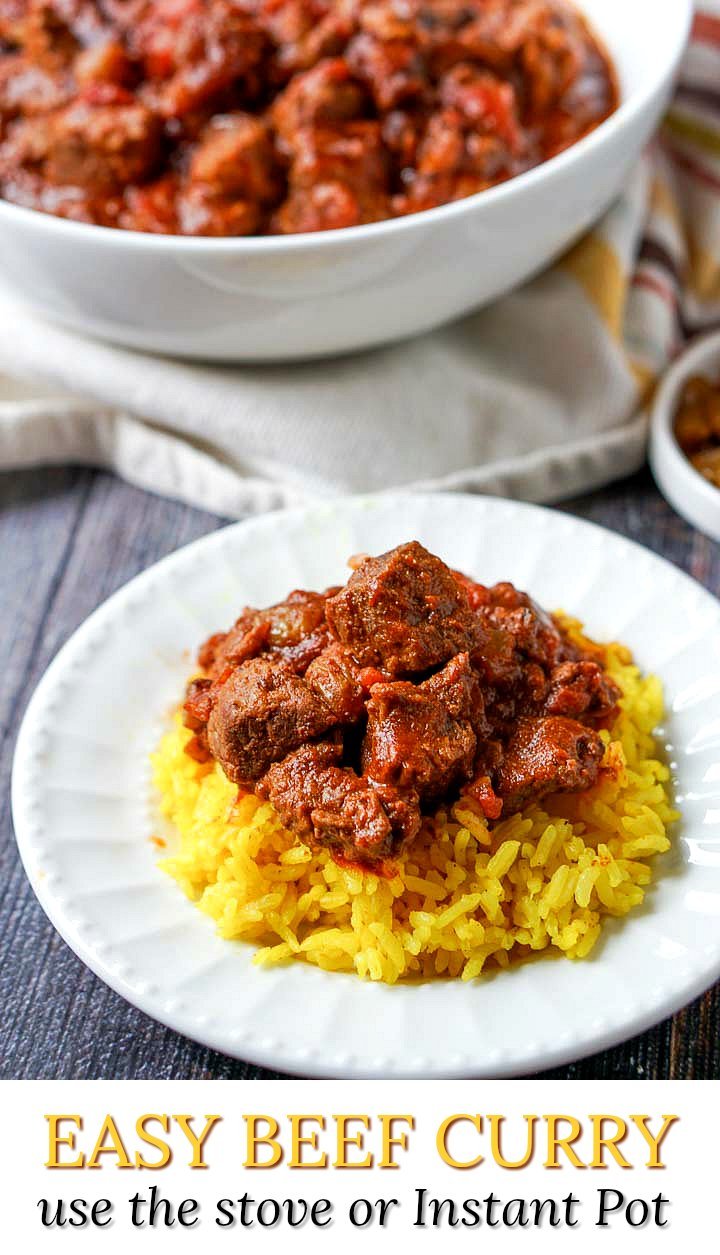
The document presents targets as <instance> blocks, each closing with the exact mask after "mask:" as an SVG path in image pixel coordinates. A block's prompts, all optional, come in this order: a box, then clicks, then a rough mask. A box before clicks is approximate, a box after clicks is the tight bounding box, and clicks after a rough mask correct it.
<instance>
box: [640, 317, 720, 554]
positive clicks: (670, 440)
mask: <svg viewBox="0 0 720 1255" xmlns="http://www.w3.org/2000/svg"><path fill="white" fill-rule="evenodd" d="M693 375H707V376H709V377H710V378H714V379H717V380H718V381H720V332H716V333H715V334H713V335H709V336H703V337H702V339H700V340H698V341H697V343H695V344H693V345H692V347H691V348H690V349H688V350H687V352H685V353H683V354H682V355H681V356H680V357H679V358H678V360H677V361H676V362H675V365H674V366H673V368H672V370H671V371H669V373H668V374H667V375H666V377H665V380H664V382H663V385H662V387H661V388H660V390H659V392H658V394H657V397H656V399H655V405H654V408H653V416H652V422H651V427H650V466H651V468H652V473H653V475H654V476H655V481H656V483H657V486H658V488H659V489H660V491H661V492H662V494H663V496H664V497H667V499H668V501H669V502H670V505H671V506H673V508H674V509H675V510H677V512H678V514H681V515H682V517H683V518H684V519H687V521H688V523H692V524H693V526H694V527H697V528H699V529H700V531H701V532H704V533H705V535H706V536H711V537H712V539H713V540H718V541H720V488H716V487H715V486H714V485H713V484H711V483H709V482H708V481H707V480H706V479H705V478H704V477H703V476H702V475H701V474H700V473H699V471H696V470H695V467H694V466H693V465H692V463H691V462H690V461H689V460H688V458H686V456H685V454H684V453H683V451H682V449H681V448H680V445H679V444H678V442H677V440H676V439H675V432H674V420H675V415H676V412H677V406H678V401H679V400H680V394H681V393H682V390H683V388H684V386H685V384H686V383H687V381H688V379H691V378H692V376H693Z"/></svg>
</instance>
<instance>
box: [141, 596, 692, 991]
mask: <svg viewBox="0 0 720 1255" xmlns="http://www.w3.org/2000/svg"><path fill="white" fill-rule="evenodd" d="M563 622H564V624H565V626H566V628H567V629H568V630H569V631H570V633H571V635H572V636H573V637H574V638H575V639H576V640H578V641H581V642H584V643H585V644H586V645H587V644H588V643H589V642H587V640H586V639H585V638H584V637H583V636H582V634H581V628H580V625H579V624H578V623H576V622H575V621H573V620H570V619H564V620H563ZM603 654H604V662H605V665H606V667H607V669H608V671H609V672H610V674H611V675H613V676H614V677H615V679H616V680H617V681H618V683H619V685H620V687H621V689H622V692H623V698H622V701H621V704H620V705H621V709H620V713H619V715H618V717H617V719H616V720H615V722H614V724H613V726H612V728H611V729H610V731H609V732H603V733H602V736H603V739H604V741H605V743H606V751H605V758H604V760H603V770H602V772H601V778H600V780H599V781H598V783H597V785H596V786H595V787H594V788H593V789H591V790H588V791H587V792H586V793H584V794H577V795H564V796H561V795H555V796H553V797H551V798H545V799H544V800H543V801H542V803H536V804H533V805H530V806H527V807H526V808H525V809H524V810H523V811H522V812H521V813H519V814H516V815H512V816H511V817H509V818H508V819H505V820H503V821H502V822H500V823H497V824H495V825H494V826H492V827H490V828H488V825H487V823H486V821H485V819H484V818H483V816H482V815H481V813H480V811H479V809H478V808H477V807H476V806H474V805H473V804H472V803H471V802H470V801H468V800H461V801H459V802H456V803H455V804H454V805H452V806H451V807H449V808H443V809H440V810H438V812H437V813H436V814H435V815H434V816H433V817H432V818H428V819H426V821H425V822H424V826H423V829H422V832H421V834H420V836H419V837H418V839H417V840H416V841H415V843H414V844H413V846H412V847H411V849H409V850H408V851H407V853H406V854H405V855H404V856H403V857H402V858H401V859H399V860H398V861H397V864H396V871H395V874H394V875H393V877H392V879H387V878H383V877H380V876H377V875H375V874H373V873H371V872H361V871H358V870H354V869H348V868H342V867H338V866H337V864H335V863H334V862H333V861H332V859H331V858H330V856H329V855H328V854H326V853H323V852H319V851H313V850H310V849H309V848H308V847H307V846H305V845H303V844H301V843H300V842H299V841H298V840H297V839H296V838H295V837H294V836H293V835H292V834H291V833H290V832H288V831H287V829H286V828H284V827H283V825H282V824H281V822H280V819H279V818H278V816H277V814H276V812H275V811H274V809H273V808H272V806H270V805H269V804H268V803H266V802H263V801H261V800H260V799H259V798H257V797H255V796H253V795H246V796H244V797H242V798H241V799H240V800H237V788H236V787H235V786H233V785H232V784H231V783H230V782H229V781H228V779H227V778H226V776H225V775H224V773H223V771H222V769H221V768H220V767H219V766H217V764H214V763H209V764H199V763H196V762H194V761H193V759H191V758H190V757H189V756H188V755H186V754H185V753H184V752H183V747H184V745H185V742H186V741H187V739H188V738H189V736H190V733H189V732H187V731H186V730H185V729H184V728H183V727H182V724H181V722H180V718H179V716H178V717H177V719H176V720H175V723H174V726H173V728H172V730H171V731H170V732H168V734H167V735H166V736H165V737H164V738H163V740H162V742H161V744H160V746H159V748H158V751H157V753H156V754H155V755H154V756H153V764H154V779H155V785H156V788H157V790H158V792H159V795H160V807H161V811H162V814H163V815H164V816H165V817H166V818H167V820H169V821H170V824H171V825H172V828H173V829H174V830H175V832H176V833H178V834H179V848H178V850H177V852H176V853H173V855H172V857H169V858H166V859H165V860H164V861H163V863H162V866H163V867H164V869H165V871H167V872H168V873H169V874H170V875H171V876H172V877H173V878H174V879H175V880H176V881H177V883H178V885H179V886H180V887H181V889H182V890H183V891H184V892H185V893H186V894H187V896H188V897H189V898H191V899H192V900H193V901H194V902H196V903H197V905H198V906H199V908H200V910H201V911H204V912H205V913H206V914H207V915H209V916H211V917H212V919H213V920H214V921H215V923H216V926H217V929H218V931H219V933H220V934H221V935H222V936H223V937H226V938H228V939H233V940H234V939H242V940H244V941H247V942H251V943H253V944H254V945H255V946H256V947H258V949H257V953H256V955H255V959H256V962H258V963H268V964H269V963H280V962H285V961H287V960H290V959H303V960H305V961H306V962H309V963H315V964H317V966H319V967H321V968H325V969H327V970H329V971H348V972H353V971H354V972H356V973H357V974H358V975H359V976H361V977H364V978H367V979H369V980H376V981H386V982H388V983H390V984H394V983H395V982H396V981H398V980H403V979H405V980H407V979H413V978H415V979H417V978H428V977H434V976H444V977H461V979H462V980H472V979H473V978H474V977H477V976H479V975H480V973H481V972H483V971H484V970H485V969H486V968H491V967H495V968H497V967H507V966H508V965H509V963H511V962H516V961H518V960H520V959H524V958H527V957H529V956H530V955H532V954H534V953H538V952H540V951H549V952H555V953H557V952H560V953H562V954H564V955H566V956H567V957H568V958H573V959H583V958H585V957H586V956H587V955H588V954H589V953H590V951H591V950H592V948H593V946H594V945H595V944H596V942H597V940H598V938H599V936H600V933H601V929H602V922H603V919H604V918H605V917H607V916H622V915H627V914H628V912H630V911H631V910H633V908H634V907H638V906H640V904H641V903H642V901H643V899H644V896H645V890H646V887H647V886H648V885H649V883H650V881H651V878H652V873H651V868H650V864H649V860H650V859H651V858H652V857H653V856H654V855H656V854H661V853H664V852H665V851H666V850H668V849H669V848H670V840H669V838H668V835H667V831H668V826H669V825H670V824H672V822H673V821H674V820H675V819H676V818H677V817H678V816H677V814H676V812H675V811H673V809H672V807H671V801H670V796H669V787H668V782H669V771H668V768H667V766H666V764H665V763H664V762H662V761H661V760H660V758H659V757H658V752H657V748H656V744H655V740H654V736H653V732H654V729H655V728H657V726H658V724H659V723H660V721H661V719H662V715H663V696H662V688H661V685H660V682H659V680H658V679H657V678H656V677H654V676H642V675H641V674H640V672H639V670H638V668H637V667H636V666H634V665H633V661H632V657H631V655H630V653H629V651H628V650H627V649H626V648H625V647H624V646H622V645H617V644H615V645H609V646H607V647H606V648H605V649H604V651H603Z"/></svg>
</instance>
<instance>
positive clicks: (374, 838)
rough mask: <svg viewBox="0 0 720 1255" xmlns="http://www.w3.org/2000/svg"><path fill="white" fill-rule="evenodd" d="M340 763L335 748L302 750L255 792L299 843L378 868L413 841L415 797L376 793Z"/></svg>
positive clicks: (417, 824)
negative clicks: (307, 842) (265, 800)
mask: <svg viewBox="0 0 720 1255" xmlns="http://www.w3.org/2000/svg"><path fill="white" fill-rule="evenodd" d="M339 757H340V755H339V750H338V749H337V748H336V747H335V746H334V745H331V744H327V743H326V744H320V745H306V746H304V747H303V748H302V749H299V750H297V751H296V752H295V753H294V754H290V755H289V756H288V757H287V758H286V759H285V760H284V761H283V762H281V763H277V764H276V765H275V766H273V767H271V768H270V770H269V771H268V773H267V775H266V776H265V777H264V779H263V780H262V781H261V783H260V785H259V786H258V791H259V792H260V793H261V794H262V796H264V797H266V798H267V799H268V800H269V801H270V802H272V804H273V806H274V807H275V809H276V810H277V812H278V814H279V815H280V818H281V819H282V821H283V823H284V824H285V825H286V826H287V827H288V828H290V829H291V830H292V831H293V832H295V833H297V835H298V836H299V837H300V838H301V839H302V840H305V841H309V842H310V843H311V844H313V845H317V846H321V847H326V848H328V849H330V850H331V851H332V853H333V856H334V857H336V858H340V859H344V860H346V861H348V862H356V863H361V864H363V865H373V864H377V863H381V862H382V861H383V860H384V859H387V858H389V857H391V856H392V855H393V854H397V853H398V852H399V850H400V849H401V848H402V846H404V845H405V844H407V843H408V842H409V841H412V839H413V838H414V837H415V836H416V835H417V832H418V830H419V827H420V808H419V804H418V800H417V796H416V795H413V794H412V793H410V794H405V795H404V796H402V797H401V796H400V795H399V794H397V793H395V791H394V790H392V789H375V788H373V786H372V785H371V784H370V783H369V782H368V781H367V780H364V779H362V778H361V777H360V776H358V775H356V774H355V772H354V771H352V770H351V769H350V768H349V767H341V766H340V765H339Z"/></svg>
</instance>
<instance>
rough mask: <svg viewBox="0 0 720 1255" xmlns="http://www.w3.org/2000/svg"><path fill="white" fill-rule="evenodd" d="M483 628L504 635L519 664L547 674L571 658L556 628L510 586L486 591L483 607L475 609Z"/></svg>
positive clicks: (499, 586) (505, 585) (553, 623)
mask: <svg viewBox="0 0 720 1255" xmlns="http://www.w3.org/2000/svg"><path fill="white" fill-rule="evenodd" d="M478 614H479V616H480V618H481V620H482V622H483V623H484V624H486V625H487V626H490V627H494V628H496V629H499V630H501V631H503V632H506V633H508V634H509V635H510V636H511V637H512V638H513V641H514V645H515V649H516V650H517V652H518V653H519V654H520V655H521V656H522V658H523V660H527V659H529V660H530V661H531V662H535V663H538V665H539V666H541V667H543V668H544V669H545V670H550V669H551V668H552V667H554V666H556V665H557V664H558V663H559V662H562V661H564V660H565V659H567V658H568V657H572V656H573V651H572V649H571V648H570V647H569V645H568V644H567V642H566V640H565V638H564V637H563V635H562V632H561V631H560V628H559V627H558V626H557V624H556V623H555V621H554V619H552V618H551V616H550V615H549V614H547V613H546V612H545V611H544V610H543V609H542V608H541V607H540V606H538V605H537V603H536V602H534V601H533V599H532V597H529V596H528V594H527V593H523V592H520V590H519V589H517V588H515V587H514V585H512V584H507V583H505V584H496V585H495V586H494V587H493V588H489V589H487V590H486V599H485V604H484V605H480V606H478Z"/></svg>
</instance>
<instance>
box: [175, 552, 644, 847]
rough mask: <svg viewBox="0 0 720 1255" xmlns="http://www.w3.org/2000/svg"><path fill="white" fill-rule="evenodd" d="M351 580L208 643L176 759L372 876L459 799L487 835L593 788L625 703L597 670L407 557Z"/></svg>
mask: <svg viewBox="0 0 720 1255" xmlns="http://www.w3.org/2000/svg"><path fill="white" fill-rule="evenodd" d="M353 566H354V570H353V573H352V575H351V577H350V579H349V580H348V582H347V584H345V585H344V586H343V587H338V588H330V589H328V590H327V591H326V592H324V593H314V592H301V591H296V592H293V593H291V594H290V595H289V597H288V598H287V600H286V601H284V602H281V603H280V604H279V605H276V606H272V607H270V608H269V609H267V610H255V609H246V610H244V611H243V613H242V614H241V615H240V617H239V619H238V620H237V622H236V623H235V625H234V626H233V627H232V628H231V629H230V631H229V632H226V633H219V634H216V635H214V636H212V637H211V638H210V639H209V640H208V641H207V642H206V643H205V645H204V646H203V647H202V649H201V651H200V655H199V665H200V669H201V675H200V676H198V677H197V678H195V679H194V680H193V681H192V682H191V683H190V685H189V688H188V692H187V695H186V701H185V706H184V717H185V722H186V724H187V726H188V727H189V728H191V729H192V731H193V734H194V735H193V737H192V739H191V740H190V741H189V743H188V745H187V746H186V752H187V753H189V754H190V755H191V756H193V757H195V758H198V759H199V760H200V761H209V760H211V759H215V760H216V761H217V762H218V763H219V764H220V765H221V766H222V768H223V770H224V771H225V773H226V775H227V776H228V777H229V779H230V780H232V781H233V782H235V783H236V784H237V785H238V786H239V788H240V789H241V790H246V791H249V792H254V793H256V794H259V795H260V796H261V797H263V798H266V799H268V800H269V801H270V802H271V803H272V804H273V806H274V807H275V809H276V810H277V811H278V813H279V815H280V817H281V819H282V821H283V822H284V824H285V825H286V826H287V827H288V828H289V829H290V830H291V831H293V832H295V833H296V834H297V836H298V837H299V838H300V839H301V840H303V841H305V842H307V843H308V844H310V845H313V846H317V847H323V848H326V849H328V850H329V851H330V853H331V854H332V856H333V857H334V858H335V859H336V860H337V861H339V862H349V863H354V864H359V865H361V866H366V867H373V868H375V869H377V870H381V869H382V868H383V865H384V864H386V863H388V862H389V861H390V860H391V859H392V858H393V857H394V856H395V855H397V854H399V853H400V852H401V851H402V850H403V849H405V848H407V846H408V845H410V844H411V843H412V841H413V839H414V838H415V837H416V836H417V834H418V832H419V830H420V826H421V823H422V816H423V813H425V812H428V811H432V810H434V809H437V807H438V806H439V805H440V804H443V803H444V802H447V801H451V800H454V799H456V798H457V797H458V796H459V795H464V796H466V797H468V798H469V799H472V802H473V804H474V805H475V806H477V807H479V809H480V810H481V812H482V813H483V814H484V815H485V817H486V818H487V819H488V820H492V821H494V820H498V819H499V818H500V817H501V816H502V817H505V816H507V815H510V814H513V813H514V812H515V811H518V810H520V809H522V808H523V807H524V806H526V805H527V804H528V803H530V802H533V801H536V800H539V799H541V798H544V797H545V796H547V795H548V794H551V793H559V792H560V793H562V792H571V793H577V792H581V791H583V790H586V789H588V788H590V787H591V786H592V785H593V784H594V783H595V781H596V780H597V778H598V773H599V770H600V764H601V760H602V758H603V754H604V745H603V741H602V738H601V737H600V735H599V732H600V730H601V729H602V728H603V727H604V726H606V725H607V724H608V723H609V722H610V721H611V720H612V718H613V716H614V715H615V714H616V712H617V703H618V701H619V699H620V696H621V693H620V690H619V689H618V687H617V685H616V684H615V682H614V681H613V680H612V679H611V678H610V677H609V675H608V674H607V673H606V672H605V670H604V668H603V665H602V661H601V658H600V655H599V654H597V655H593V654H591V653H589V652H583V651H582V650H580V649H579V648H578V647H577V646H576V645H574V644H572V643H571V642H570V640H569V639H568V637H567V635H566V633H565V632H564V631H563V629H562V627H561V625H560V624H559V622H557V621H556V620H555V619H554V618H553V617H552V616H551V615H549V614H547V613H545V611H543V610H542V609H541V608H540V607H539V606H538V605H536V603H535V602H534V601H533V600H532V599H531V598H530V597H529V596H528V595H527V594H526V593H522V592H519V591H518V590H517V589H516V588H514V587H513V585H512V584H509V583H502V584H496V585H495V586H494V587H490V588H488V587H485V586H484V585H481V584H478V583H476V582H474V581H473V580H471V579H469V578H468V577H466V576H464V575H461V574H460V573H459V572H456V571H453V570H451V569H450V568H449V567H448V566H446V565H445V563H444V562H442V561H441V560H440V559H439V558H437V557H435V556H434V555H433V554H431V553H429V552H428V551H427V550H426V549H424V548H423V546H422V545H420V544H419V543H417V542H411V543H409V544H405V545H401V546H400V547H399V548H397V549H394V550H392V551H391V552H389V553H387V554H383V555H382V556H380V557H375V558H370V557H363V558H359V559H356V560H354V562H353Z"/></svg>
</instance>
